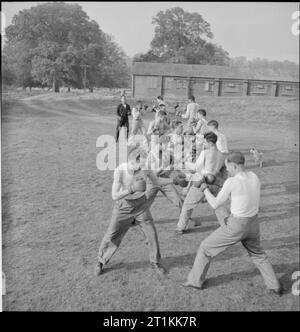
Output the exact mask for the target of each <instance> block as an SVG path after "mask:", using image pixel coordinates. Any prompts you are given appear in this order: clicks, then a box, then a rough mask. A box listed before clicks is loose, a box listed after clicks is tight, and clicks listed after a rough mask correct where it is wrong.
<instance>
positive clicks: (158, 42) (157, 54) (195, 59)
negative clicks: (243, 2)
mask: <svg viewBox="0 0 300 332" xmlns="http://www.w3.org/2000/svg"><path fill="white" fill-rule="evenodd" d="M152 23H153V24H154V25H155V35H154V38H153V40H152V41H151V49H150V50H149V51H148V52H147V53H146V54H140V55H136V56H135V57H134V60H135V61H149V62H173V63H195V64H220V65H224V64H228V62H229V56H228V53H227V52H226V51H224V50H223V49H222V47H220V46H218V45H215V44H213V43H212V42H209V40H210V39H212V38H213V34H212V32H211V29H210V24H209V23H208V22H207V21H205V20H204V18H203V17H202V16H201V15H200V14H199V13H189V12H185V11H184V10H183V9H182V8H180V7H174V8H171V9H167V10H166V11H165V12H163V11H160V12H159V13H158V14H157V15H156V16H155V17H154V18H153V20H152Z"/></svg>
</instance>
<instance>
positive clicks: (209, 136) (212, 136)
mask: <svg viewBox="0 0 300 332" xmlns="http://www.w3.org/2000/svg"><path fill="white" fill-rule="evenodd" d="M204 139H205V140H206V141H207V142H211V143H213V144H216V143H217V140H218V136H217V135H216V134H215V133H213V132H209V133H205V134H204Z"/></svg>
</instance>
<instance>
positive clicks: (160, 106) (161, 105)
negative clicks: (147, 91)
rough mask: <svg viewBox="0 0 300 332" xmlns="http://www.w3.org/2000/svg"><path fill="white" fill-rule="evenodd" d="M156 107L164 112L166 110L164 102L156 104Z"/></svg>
mask: <svg viewBox="0 0 300 332" xmlns="http://www.w3.org/2000/svg"><path fill="white" fill-rule="evenodd" d="M158 108H159V110H160V111H164V112H166V105H165V104H160V105H159V106H158ZM166 113H167V112H166Z"/></svg>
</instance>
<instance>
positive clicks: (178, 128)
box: [172, 120, 183, 135]
mask: <svg viewBox="0 0 300 332" xmlns="http://www.w3.org/2000/svg"><path fill="white" fill-rule="evenodd" d="M172 125H173V129H174V133H175V134H177V135H182V133H183V123H182V122H181V121H178V120H176V121H174V122H173V124H172Z"/></svg>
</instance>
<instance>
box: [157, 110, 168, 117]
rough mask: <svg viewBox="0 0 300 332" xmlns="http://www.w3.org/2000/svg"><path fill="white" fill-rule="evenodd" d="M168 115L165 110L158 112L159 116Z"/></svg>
mask: <svg viewBox="0 0 300 332" xmlns="http://www.w3.org/2000/svg"><path fill="white" fill-rule="evenodd" d="M166 115H167V112H166V111H163V110H159V111H158V112H157V116H166Z"/></svg>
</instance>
